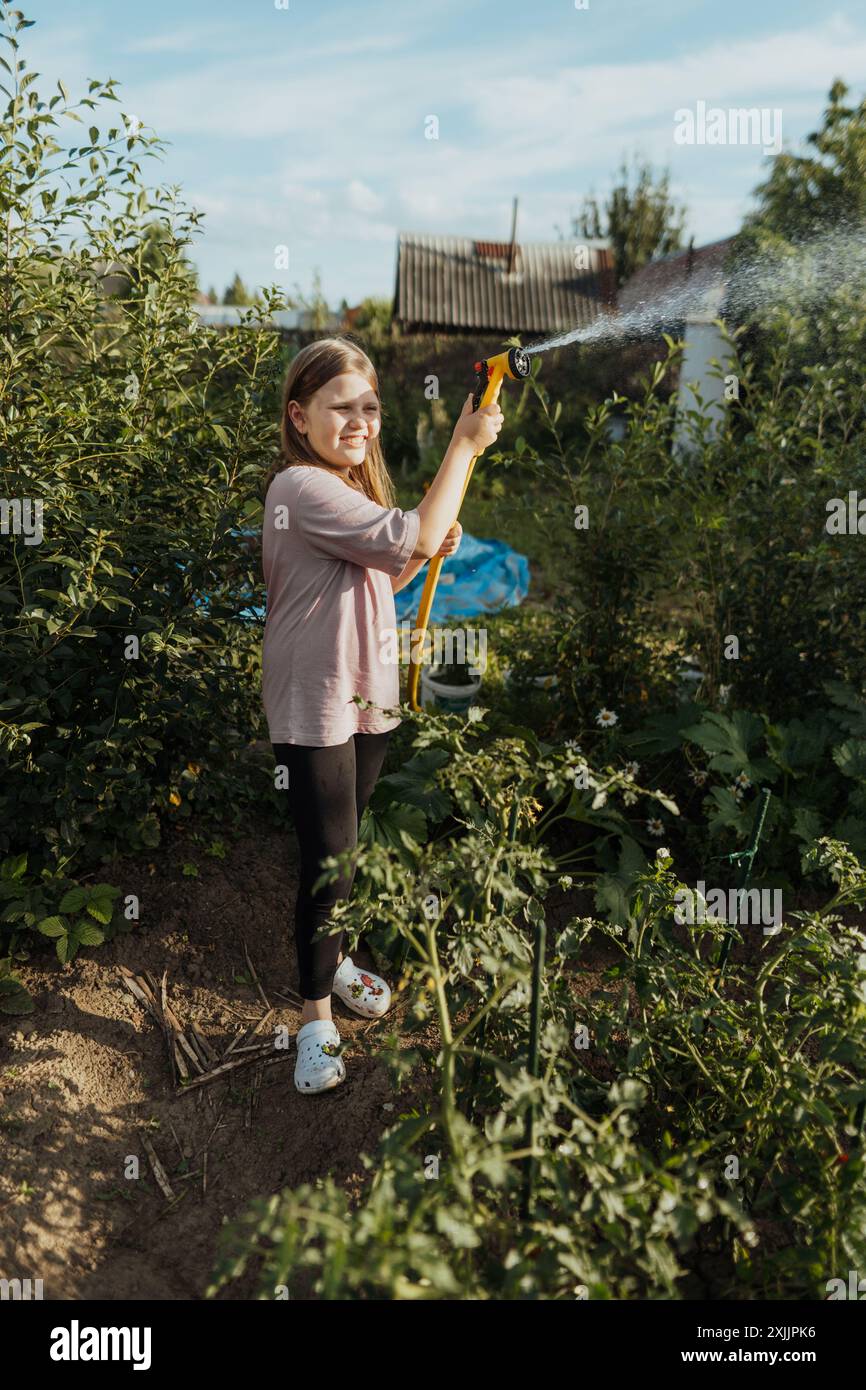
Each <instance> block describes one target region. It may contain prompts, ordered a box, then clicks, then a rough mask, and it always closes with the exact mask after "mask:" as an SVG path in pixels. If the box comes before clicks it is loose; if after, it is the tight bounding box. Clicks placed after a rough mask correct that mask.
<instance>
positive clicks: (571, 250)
mask: <svg viewBox="0 0 866 1390" xmlns="http://www.w3.org/2000/svg"><path fill="white" fill-rule="evenodd" d="M580 246H585V247H586V248H587V251H588V253H589V254H588V257H587V259H588V261H589V269H587V270H576V269H575V250H576V249H577V248H578V247H580ZM510 251H511V243H510V242H507V241H506V242H492V241H473V240H472V238H471V237H458V236H431V235H428V234H425V233H423V232H400V233H399V236H398V242H397V283H396V288H395V294H394V320H395V322H396V323H398V324H399V325H400V327H401V328H403V329H404V330H406V331H409V332H413V331H414V332H429V331H434V330H439V331H441V332H448V331H449V330H450V331H457V332H460V331H463V330H471V331H473V332H503V333H508V334H511V333H550V332H554V331H560V330H564V329H568V328H575V327H579V326H582V325H583V324H587V323H592V322H593V320H594V319H596V318H597V317H598V315H599V314H601V313H604V312H606V311H607V310H608V309H609V308H610V306H611V303H612V300H613V296H614V293H615V287H614V275H613V254H612V252H611V251H610V249H609V247H608V246H607V244H606V243H604V242H597V241H590V242H585V241H584V242H581V241H550V242H548V241H537V242H521V243H518V244H517V246H516V247H515V264H514V270H513V271H512V272H511V273H509V271H508V261H509V255H510Z"/></svg>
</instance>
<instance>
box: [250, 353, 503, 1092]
mask: <svg viewBox="0 0 866 1390" xmlns="http://www.w3.org/2000/svg"><path fill="white" fill-rule="evenodd" d="M501 427H502V412H501V410H500V409H499V406H498V405H488V406H485V407H483V408H482V409H480V410H478V411H475V412H473V410H472V397H471V395H470V396H469V397H468V398H467V400H466V403H465V405H464V407H463V412H462V414H461V416H460V418H459V420H458V421H457V424H456V425H455V427H454V432H453V435H452V438H451V442H450V444H449V446H448V449H447V451H446V453H445V457H444V458H443V460H442V464H441V466H440V468H439V471H438V473H437V474H436V477H435V478H434V479H433V482H432V483H431V484H430V487H429V488H428V490H427V492H426V493H425V495H424V496H423V497H422V498H421V500H420V501H419V502H418V504H417V506H416V507H415V508H413V510H411V511H401V510H400V508H399V507H395V506H394V493H393V488H392V485H391V480H390V478H389V476H388V471H387V469H386V467H385V459H384V455H383V453H382V446H381V443H380V433H381V428H382V411H381V404H380V401H379V383H378V378H377V376H376V370H375V368H374V366H373V364H372V362H371V361H370V359H369V357H367V355H366V353H364V352H363V351H362V350H361V349H360V348H359V347H357V346H356V345H355V344H354V343H352V342H351V341H349V340H348V339H346V338H326V339H324V340H322V341H320V342H317V343H311V344H310V345H309V346H308V347H305V348H303V349H302V350H301V351H300V352H299V353H298V354H297V356H296V357H295V358H294V359H293V361H292V362H291V364H290V366H289V369H288V373H287V375H286V379H285V382H284V385H283V401H282V424H281V440H282V457H281V458H280V459H278V461H277V462H276V464H275V465H274V466H273V468H271V470H270V472H269V473H268V475H267V479H266V482H265V489H266V496H265V508H264V520H263V529H262V563H263V568H264V577H265V584H266V587H267V593H268V602H267V619H266V622H265V633H264V642H263V646H262V696H263V702H264V706H265V713H266V716H267V721H268V731H269V734H270V740H271V744H272V745H273V749H274V756H275V758H276V761H277V765H278V766H279V767H285V768H286V769H287V772H288V793H289V795H288V803H289V810H290V814H291V817H292V821H293V823H294V826H295V831H296V833H297V837H298V847H299V851H300V877H299V885H298V896H297V901H296V904H295V944H296V948H297V957H298V974H299V986H300V993H301V995H302V997H303V1001H304V1002H303V1009H302V1011H301V1027H300V1031H299V1032H298V1036H297V1062H296V1064H295V1085H296V1087H297V1089H298V1090H299V1091H301V1092H302V1093H307V1094H314V1093H316V1092H319V1091H325V1090H330V1088H331V1087H333V1086H337V1085H339V1083H340V1082H341V1081H343V1080H344V1078H345V1075H346V1069H345V1065H344V1063H343V1060H342V1058H341V1057H340V1056H339V1046H340V1035H339V1033H338V1031H337V1027H336V1025H335V1023H334V1022H333V1019H332V1017H331V995H332V994H336V995H337V997H338V998H339V999H340V1000H341V1001H342V1002H343V1003H344V1004H345V1005H346V1006H347V1008H349V1009H351V1010H352V1011H353V1012H355V1013H358V1014H361V1015H362V1016H363V1017H365V1018H379V1017H381V1015H382V1014H384V1013H385V1012H386V1010H387V1009H388V1007H389V1005H390V1002H391V993H390V990H389V988H388V985H387V984H386V983H385V981H384V980H383V979H382V978H381V977H380V976H378V975H374V974H372V973H371V972H369V971H365V970H361V969H359V968H358V967H357V966H356V965H355V964H354V962H353V961H352V959H351V957H349V956H344V955H343V950H342V947H343V934H336V933H335V934H334V935H331V936H325V937H322V938H321V939H320V940H318V941H314V940H313V937H314V935H315V934H316V932H317V930H318V929H319V928H320V927H321V926H322V925H323V924H324V923H326V922H327V921H328V920H329V917H330V914H331V910H332V908H333V906H334V904H335V903H336V902H337V901H338V900H339V899H341V898H347V897H348V896H349V894H350V892H351V889H352V881H353V878H354V871H352V872H350V873H347V874H345V875H344V876H343V877H342V878H341V879H340V880H338V881H337V882H336V883H332V884H329V885H328V886H326V887H324V888H322V889H320V890H319V892H318V893H314V892H313V885H314V884H315V882H316V879H317V878H318V877H319V875H320V873H321V872H322V868H321V861H322V860H323V859H324V858H325V857H326V856H327V855H333V854H339V853H340V852H341V851H343V850H347V849H352V848H354V846H355V845H356V844H357V838H358V829H359V826H360V822H361V816H362V814H363V812H364V808H365V806H366V805H367V802H368V800H369V798H370V795H371V793H372V791H373V788H374V786H375V784H376V779H377V777H378V776H379V773H380V771H381V768H382V764H383V762H384V759H385V752H386V748H387V744H388V740H389V738H390V735H391V731H392V730H393V729H394V728H395V727H396V726H397V725H398V724H399V723H400V720H399V719H398V718H395V717H394V716H390V717H389V716H386V715H385V714H384V713H383V711H384V710H385V709H393V708H394V707H396V706H397V705H398V704H399V700H400V681H399V669H398V667H397V666H396V665H394V664H390V665H389V664H385V663H384V662H383V661H382V660H381V658H380V653H381V651H382V634H383V633H385V632H393V631H395V630H396V624H397V619H396V613H395V609H394V594H395V593H396V592H397V590H399V589H402V588H403V587H404V586H405V585H406V584H408V583H409V582H410V580H411V579H413V578H414V576H415V575H416V574H417V572H418V570H419V569H420V568H421V566H422V565H423V564H424V563H425V562H426V561H427V560H429V559H431V558H432V557H433V556H434V555H452V554H453V553H454V551H455V550H456V549H457V547H458V545H459V543H460V535H461V527H460V524H459V522H455V521H454V517H455V516H456V515H457V512H458V509H459V507H460V501H461V498H462V495H463V487H464V484H465V482H466V477H467V474H468V470H469V466H470V463H471V460H472V458H473V457H474V456H475V455H476V454H480V453H481V452H482V451H483V450H484V449H486V448H487V447H488V445H490V444H492V443H493V441H494V440H495V439H496V437H497V435H498V434H499V431H500V429H501ZM355 695H360V696H362V697H363V699H364V700H365V701H369V702H370V703H371V705H373V706H375V707H376V708H369V709H362V708H361V707H360V706H359V705H358V704H356V703H354V701H353V696H355Z"/></svg>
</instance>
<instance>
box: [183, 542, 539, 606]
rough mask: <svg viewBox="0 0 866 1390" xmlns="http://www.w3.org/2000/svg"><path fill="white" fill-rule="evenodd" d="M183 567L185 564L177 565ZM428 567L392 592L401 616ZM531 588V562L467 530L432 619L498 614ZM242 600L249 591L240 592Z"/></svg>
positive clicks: (443, 577)
mask: <svg viewBox="0 0 866 1390" xmlns="http://www.w3.org/2000/svg"><path fill="white" fill-rule="evenodd" d="M232 534H233V535H254V534H258V533H257V532H253V531H247V530H243V531H241V530H235V531H233V533H232ZM179 567H180V568H181V569H183V568H184V566H183V565H180V566H179ZM426 576H427V566H426V565H425V566H424V567H423V568H422V570H421V572H420V573H419V574H417V575H416V576H415V578H414V579H413V580H412V583H411V584H408V585H407V586H406V588H405V589H401V590H400V592H399V593H398V594H395V595H394V608H395V610H396V614H397V621H398V622H402V621H403V619H404V618H409V619H411V618H414V617H415V615H416V614H417V612H418V605H419V603H420V602H421V593H422V591H423V588H424V580H425V578H426ZM528 593H529V561H528V560H527V558H526V556H525V555H518V553H517V551H516V550H512V548H511V546H510V545H506V544H505V542H504V541H480V540H478V539H477V537H475V536H470V535H469V532H468V531H464V532H463V535H462V537H461V540H460V549H459V550H458V551H457V554H456V555H449V557H448V559H447V560H446V561H445V562H444V564H443V566H442V572H441V574H440V575H439V584H438V587H437V589H436V597H435V598H434V600H433V610H432V612H431V614H430V621H431V622H432V623H446V622H448V621H450V619H452V618H474V617H476V616H477V615H478V614H479V613H498V612H499V610H500V609H502V608H516V607H517V606H518V604H521V603H522V602H523V600H524V599H525V598H526V595H527V594H528ZM238 598H239V599H240V600H241V601H243V600H244V599H247V598H249V595H247V594H239V595H238ZM195 602H196V604H199V605H201V606H203V607H207V603H208V600H207V598H202V597H200V596H199V597H197V598H196V599H195ZM238 617H240V618H245V619H247V620H248V621H253V622H256V621H258V622H260V623H263V622H264V619H265V610H264V608H244V609H243V610H242V611H241V612H239V614H238Z"/></svg>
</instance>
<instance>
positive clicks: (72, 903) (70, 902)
mask: <svg viewBox="0 0 866 1390" xmlns="http://www.w3.org/2000/svg"><path fill="white" fill-rule="evenodd" d="M86 901H87V889H86V888H70V889H69V891H68V893H64V894H63V897H62V898H61V899H60V902H59V903H58V905H57V911H58V912H79V911H80V910H81V908H82V907H83V906H84V904H85V902H86Z"/></svg>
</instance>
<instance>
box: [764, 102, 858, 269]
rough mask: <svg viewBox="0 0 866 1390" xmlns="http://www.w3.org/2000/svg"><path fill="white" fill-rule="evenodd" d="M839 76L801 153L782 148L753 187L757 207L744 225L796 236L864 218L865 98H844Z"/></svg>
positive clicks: (854, 223)
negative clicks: (818, 124) (854, 102)
mask: <svg viewBox="0 0 866 1390" xmlns="http://www.w3.org/2000/svg"><path fill="white" fill-rule="evenodd" d="M847 97H848V88H847V87H846V85H845V83H844V82H843V81H842V80H841V79H839V78H837V79H836V81H835V82H834V83H833V85H832V87H831V88H830V93H829V105H828V106H827V108H826V110H825V111H824V118H823V124H822V126H821V128H820V130H816V131H813V132H812V133H811V134H810V135H808V136H807V137H806V149H805V151H804V152H803V153H802V154H791V153H789V152H788V151H783V152H781V153H780V154H777V155H776V156H775V157H774V159H773V164H772V168H771V170H770V174H769V177H768V178H767V179H766V180H765V181H764V182H763V183H762V184H759V186H758V187H757V188H756V189H755V196H756V197H757V199H758V206H757V207H756V209H755V210H754V212H752V213H751V214H750V215H749V217H747V218H746V222H745V226H746V227H756V228H762V229H764V230H766V231H768V232H774V233H776V234H777V235H778V236H781V237H784V238H785V239H786V240H787V241H791V242H794V241H798V240H800V239H801V238H803V237H807V236H814V235H815V234H816V233H820V232H822V231H824V230H827V229H830V228H832V229H835V228H838V227H841V226H845V225H848V226H851V227H857V226H859V225H860V224H861V223H862V222H863V219H864V217H866V97H864V98H863V100H861V101H860V102H859V104H858V105H855V106H854V105H851V104H849V102H848V101H847V100H846V98H847Z"/></svg>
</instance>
